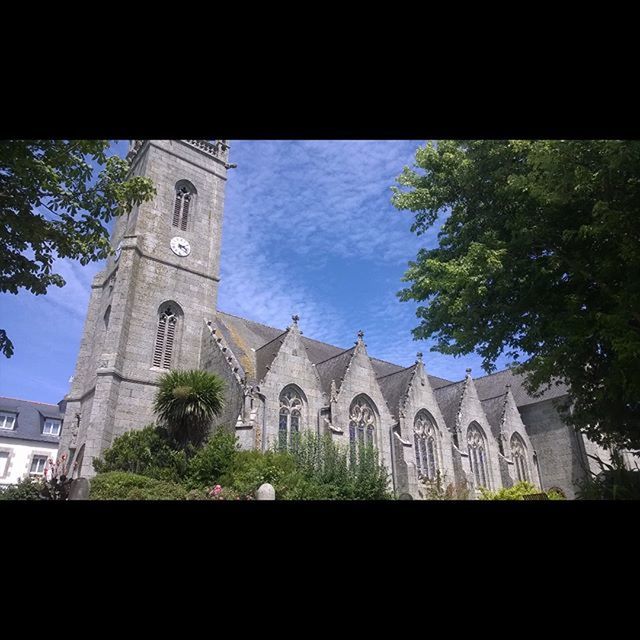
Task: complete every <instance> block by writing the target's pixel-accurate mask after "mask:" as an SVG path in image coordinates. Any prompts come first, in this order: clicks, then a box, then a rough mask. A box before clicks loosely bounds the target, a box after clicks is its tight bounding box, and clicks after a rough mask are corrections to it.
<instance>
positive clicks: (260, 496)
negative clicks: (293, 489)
mask: <svg viewBox="0 0 640 640" xmlns="http://www.w3.org/2000/svg"><path fill="white" fill-rule="evenodd" d="M275 499H276V490H275V489H274V488H273V485H271V484H269V483H268V482H265V483H264V484H261V485H260V486H259V487H258V490H257V491H256V500H275Z"/></svg>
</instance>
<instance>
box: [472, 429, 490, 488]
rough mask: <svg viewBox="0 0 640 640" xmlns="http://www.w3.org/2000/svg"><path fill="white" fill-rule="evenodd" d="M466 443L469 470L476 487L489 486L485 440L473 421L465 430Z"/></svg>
mask: <svg viewBox="0 0 640 640" xmlns="http://www.w3.org/2000/svg"><path fill="white" fill-rule="evenodd" d="M467 445H468V447H469V460H470V461H471V470H472V471H473V477H474V478H475V481H476V487H487V488H489V468H488V466H487V442H486V439H485V437H484V433H483V431H482V429H481V428H480V425H478V424H477V423H475V422H472V423H471V425H470V426H469V430H468V431H467Z"/></svg>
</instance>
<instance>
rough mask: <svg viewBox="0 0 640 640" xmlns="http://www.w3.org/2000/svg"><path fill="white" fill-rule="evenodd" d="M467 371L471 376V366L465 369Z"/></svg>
mask: <svg viewBox="0 0 640 640" xmlns="http://www.w3.org/2000/svg"><path fill="white" fill-rule="evenodd" d="M465 371H466V372H467V375H468V376H469V377H471V367H469V368H468V369H465Z"/></svg>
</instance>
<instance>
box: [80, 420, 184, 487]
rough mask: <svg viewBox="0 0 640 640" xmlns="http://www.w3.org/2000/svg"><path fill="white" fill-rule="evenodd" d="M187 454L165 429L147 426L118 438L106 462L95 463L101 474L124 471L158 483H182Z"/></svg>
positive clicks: (107, 451)
mask: <svg viewBox="0 0 640 640" xmlns="http://www.w3.org/2000/svg"><path fill="white" fill-rule="evenodd" d="M187 453H188V452H186V451H178V450H176V448H175V447H174V446H173V443H172V442H171V440H170V438H169V434H168V432H167V430H166V429H163V428H161V427H156V426H154V425H148V426H146V427H145V428H144V429H141V430H139V431H129V432H127V433H124V434H122V435H121V436H118V437H117V438H116V439H115V440H114V441H113V444H112V445H111V447H110V448H109V449H107V450H106V451H105V452H104V454H103V459H102V460H100V459H95V460H94V461H93V468H94V469H95V470H96V471H97V472H98V473H108V472H110V471H125V472H127V473H134V474H137V475H141V476H147V477H149V478H156V479H157V480H165V481H167V482H179V481H180V480H181V479H182V478H183V477H184V475H185V473H186V469H187Z"/></svg>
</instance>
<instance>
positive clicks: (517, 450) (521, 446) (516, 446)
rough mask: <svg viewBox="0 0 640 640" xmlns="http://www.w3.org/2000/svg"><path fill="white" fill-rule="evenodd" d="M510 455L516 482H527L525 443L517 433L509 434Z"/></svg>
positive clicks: (527, 470) (527, 469)
mask: <svg viewBox="0 0 640 640" xmlns="http://www.w3.org/2000/svg"><path fill="white" fill-rule="evenodd" d="M511 457H512V458H513V462H514V464H515V466H516V477H517V478H518V482H523V481H526V482H529V468H528V465H527V445H526V444H525V443H524V440H523V439H522V438H521V437H520V435H519V434H517V433H514V434H513V435H512V436H511Z"/></svg>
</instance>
